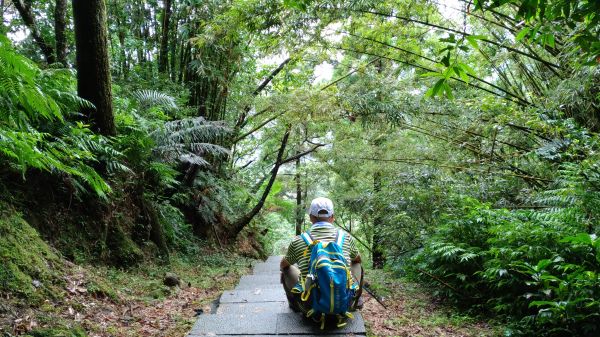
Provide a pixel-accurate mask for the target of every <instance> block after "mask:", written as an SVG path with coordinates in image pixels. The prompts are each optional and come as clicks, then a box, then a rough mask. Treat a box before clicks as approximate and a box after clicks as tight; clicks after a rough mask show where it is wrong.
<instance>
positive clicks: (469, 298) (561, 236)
mask: <svg viewBox="0 0 600 337" xmlns="http://www.w3.org/2000/svg"><path fill="white" fill-rule="evenodd" d="M572 174H573V172H572V171H570V170H568V169H566V170H565V171H563V173H562V174H561V175H562V176H563V177H565V176H569V175H572ZM567 180H569V179H567ZM590 193H591V194H587V195H585V196H581V195H579V196H577V195H573V196H570V197H569V198H568V203H567V204H564V203H562V201H563V200H564V198H562V196H561V189H555V190H551V191H550V190H549V191H546V192H544V193H543V195H544V196H545V197H543V198H541V199H540V200H539V201H540V203H545V204H546V205H548V206H550V205H552V208H551V210H546V211H544V210H542V211H535V212H531V211H528V212H524V211H508V210H503V209H490V208H489V206H488V205H483V204H479V203H477V202H476V201H474V200H472V199H467V200H463V201H462V202H461V205H463V207H464V211H461V212H456V213H454V214H451V215H447V216H446V218H445V220H442V222H441V224H440V226H439V228H438V229H437V230H436V232H435V234H433V235H432V236H431V238H430V239H429V240H428V241H427V244H426V245H425V248H424V249H423V250H422V251H421V252H420V253H418V254H417V255H416V256H415V258H414V262H415V267H414V268H411V267H410V266H409V267H408V268H409V269H411V270H412V275H414V277H417V278H419V279H420V280H422V281H423V282H425V283H427V284H429V285H431V286H432V287H434V288H436V289H437V290H436V291H437V293H438V295H440V296H443V297H445V298H447V299H450V300H452V301H453V302H455V303H457V304H461V305H465V304H470V305H477V306H482V307H484V308H486V309H489V310H492V311H494V312H496V313H499V314H501V315H505V316H509V317H513V318H514V319H516V321H517V322H518V323H516V324H514V326H513V327H512V328H511V330H510V333H511V334H515V335H530V334H535V335H539V336H542V335H543V336H562V335H564V334H572V335H580V336H591V335H594V334H597V333H598V331H599V330H600V326H598V324H597V322H598V308H599V305H600V301H598V298H600V297H599V296H600V294H599V293H598V287H597V284H598V273H599V272H600V250H599V249H598V248H599V247H600V245H599V244H598V240H597V239H596V235H594V234H587V233H582V231H584V230H586V229H588V224H587V223H586V222H585V221H577V220H578V219H577V218H573V217H572V213H573V212H572V209H571V208H570V207H571V206H572V205H574V204H577V203H578V202H579V201H581V200H583V199H586V198H593V199H594V200H596V201H597V200H598V197H597V195H596V194H595V192H590ZM550 194H552V195H553V196H554V197H549V195H550ZM557 201H561V202H560V203H559V204H557ZM579 220H582V219H579Z"/></svg>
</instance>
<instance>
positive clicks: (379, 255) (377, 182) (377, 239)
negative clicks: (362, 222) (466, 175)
mask: <svg viewBox="0 0 600 337" xmlns="http://www.w3.org/2000/svg"><path fill="white" fill-rule="evenodd" d="M375 66H376V68H377V74H378V75H379V76H382V74H383V60H382V59H379V60H378V61H377V62H376V63H375ZM377 100H378V101H380V100H381V91H378V92H377ZM383 142H384V138H383V136H378V137H377V138H375V141H374V142H373V145H374V146H375V148H376V149H379V148H381V145H383ZM376 153H377V154H376V156H377V157H380V156H381V154H380V151H376ZM373 192H374V193H373V194H374V195H375V200H376V201H378V197H379V195H380V194H381V171H379V170H378V169H376V171H375V173H373ZM378 208H380V207H378ZM382 225H383V217H382V216H381V211H379V210H376V211H375V218H374V219H373V246H372V253H371V257H372V262H373V268H375V269H381V268H383V265H384V263H385V256H384V254H383V235H382V233H381V232H382V231H381V226H382Z"/></svg>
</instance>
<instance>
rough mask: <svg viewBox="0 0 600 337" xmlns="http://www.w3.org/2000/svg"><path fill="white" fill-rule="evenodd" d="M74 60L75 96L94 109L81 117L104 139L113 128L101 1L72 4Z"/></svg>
mask: <svg viewBox="0 0 600 337" xmlns="http://www.w3.org/2000/svg"><path fill="white" fill-rule="evenodd" d="M73 18H74V21H75V46H76V51H77V52H76V60H77V93H78V94H79V96H81V97H82V98H84V99H86V100H88V101H90V102H92V103H93V104H94V106H95V109H86V110H85V111H84V113H85V114H86V115H87V117H88V118H89V119H90V120H91V123H92V127H93V129H94V130H95V131H96V132H98V133H100V134H102V135H106V136H113V135H115V134H116V133H117V131H116V128H115V122H114V116H113V109H112V92H111V78H110V69H109V67H110V64H109V60H108V48H107V44H108V41H107V36H106V35H107V32H106V7H105V4H104V0H73Z"/></svg>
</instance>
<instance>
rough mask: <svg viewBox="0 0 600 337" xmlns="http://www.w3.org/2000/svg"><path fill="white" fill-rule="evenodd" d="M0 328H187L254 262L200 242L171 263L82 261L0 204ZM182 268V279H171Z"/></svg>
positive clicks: (51, 332)
mask: <svg viewBox="0 0 600 337" xmlns="http://www.w3.org/2000/svg"><path fill="white" fill-rule="evenodd" d="M0 206H2V207H0V262H1V263H0V336H3V337H8V336H34V337H46V336H65V337H85V336H183V335H185V332H186V331H187V330H189V328H190V327H191V325H192V323H193V322H194V316H195V315H196V314H197V313H199V312H206V311H209V310H210V303H211V302H212V301H213V300H214V299H216V298H217V296H218V295H219V294H220V292H222V290H224V289H227V288H231V287H233V286H234V284H235V283H236V282H237V281H238V279H239V277H240V276H241V275H243V274H245V273H247V272H248V270H249V269H248V268H249V267H250V266H251V264H252V263H253V262H254V261H253V260H251V259H247V258H243V257H240V256H239V255H236V254H234V253H228V252H224V251H222V250H214V249H212V248H210V247H208V246H205V247H202V246H198V247H197V249H195V250H193V251H194V252H195V254H189V255H177V254H174V255H172V256H171V258H170V263H166V262H164V261H163V263H160V261H157V260H156V259H148V260H147V261H146V262H143V263H140V264H138V265H136V266H135V267H130V268H128V269H119V268H115V267H109V266H97V265H86V264H78V265H77V264H74V263H71V262H68V261H66V260H65V259H63V258H62V257H61V256H60V254H59V253H57V252H56V251H55V250H54V249H53V248H51V247H50V246H48V245H47V244H46V242H45V241H44V240H42V239H41V238H40V236H39V235H38V233H37V231H36V230H35V229H34V228H32V227H31V226H30V225H29V224H28V223H27V222H26V221H25V220H23V218H22V217H21V215H20V214H19V213H18V212H16V211H15V210H13V209H11V208H10V207H9V206H7V205H4V204H2V205H0ZM166 273H174V274H175V275H177V276H178V278H179V280H180V285H179V286H175V287H168V286H165V285H164V284H163V280H164V276H165V274H166Z"/></svg>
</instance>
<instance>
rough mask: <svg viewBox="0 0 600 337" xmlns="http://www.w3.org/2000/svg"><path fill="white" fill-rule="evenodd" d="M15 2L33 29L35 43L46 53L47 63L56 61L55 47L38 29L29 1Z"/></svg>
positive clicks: (30, 28) (29, 26)
mask: <svg viewBox="0 0 600 337" xmlns="http://www.w3.org/2000/svg"><path fill="white" fill-rule="evenodd" d="M13 4H14V5H15V8H16V9H17V11H19V14H20V15H21V19H23V22H24V23H25V26H27V28H29V30H30V31H31V36H32V37H33V40H34V41H35V43H36V44H37V45H38V46H39V47H40V49H41V50H42V53H43V54H44V58H45V59H46V63H48V64H52V63H54V62H56V58H55V57H54V48H52V45H51V44H49V43H48V42H47V41H46V40H44V38H43V37H42V35H41V34H40V31H39V30H38V27H37V25H36V23H35V18H34V17H33V13H32V12H31V7H30V5H29V4H27V3H23V2H22V1H21V0H13Z"/></svg>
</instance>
